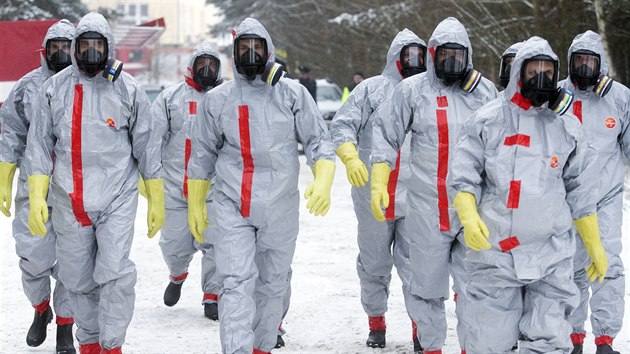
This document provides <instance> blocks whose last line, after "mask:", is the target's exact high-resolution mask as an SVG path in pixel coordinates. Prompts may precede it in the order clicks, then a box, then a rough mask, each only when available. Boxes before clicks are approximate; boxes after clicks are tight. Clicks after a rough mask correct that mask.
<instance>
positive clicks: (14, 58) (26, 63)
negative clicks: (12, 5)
mask: <svg viewBox="0 0 630 354" xmlns="http://www.w3.org/2000/svg"><path fill="white" fill-rule="evenodd" d="M57 21H59V20H41V21H0V33H1V35H0V38H1V40H0V63H2V65H0V81H17V80H19V79H20V78H21V77H22V76H24V75H25V74H26V73H28V72H29V71H31V70H33V69H35V68H37V67H39V66H40V61H39V50H40V49H42V42H43V41H44V37H45V36H46V31H48V28H49V27H50V26H52V25H53V24H54V23H55V22H57Z"/></svg>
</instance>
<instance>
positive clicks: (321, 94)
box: [315, 79, 342, 125]
mask: <svg viewBox="0 0 630 354" xmlns="http://www.w3.org/2000/svg"><path fill="white" fill-rule="evenodd" d="M315 83H316V84H317V108H319V111H320V112H321V114H322V116H323V117H324V121H325V122H326V125H330V122H331V121H332V119H333V117H334V116H335V114H336V113H337V110H339V108H341V105H342V103H341V95H342V91H341V89H340V88H339V86H337V84H335V83H334V82H331V81H330V80H328V79H317V80H315Z"/></svg>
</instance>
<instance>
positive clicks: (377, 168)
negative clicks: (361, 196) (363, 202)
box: [370, 162, 392, 221]
mask: <svg viewBox="0 0 630 354" xmlns="http://www.w3.org/2000/svg"><path fill="white" fill-rule="evenodd" d="M391 172H392V169H391V168H389V166H388V165H387V164H386V163H385V162H379V163H375V164H374V165H372V186H371V189H370V191H371V192H372V197H371V200H370V204H371V207H372V214H374V219H376V221H385V215H384V214H383V209H385V208H387V207H388V206H389V194H388V193H387V183H388V182H389V174H390V173H391Z"/></svg>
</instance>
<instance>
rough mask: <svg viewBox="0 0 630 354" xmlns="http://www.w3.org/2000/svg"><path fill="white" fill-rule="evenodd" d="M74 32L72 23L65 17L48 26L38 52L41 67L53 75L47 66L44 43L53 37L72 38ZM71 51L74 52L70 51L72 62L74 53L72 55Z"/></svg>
mask: <svg viewBox="0 0 630 354" xmlns="http://www.w3.org/2000/svg"><path fill="white" fill-rule="evenodd" d="M74 33H75V28H74V25H73V24H72V23H70V21H68V20H66V19H65V18H64V19H62V20H60V21H59V22H57V23H55V24H54V25H52V26H50V28H48V31H46V36H45V37H44V41H43V42H42V51H40V52H39V61H40V64H41V66H42V69H44V70H47V71H48V72H49V73H50V75H54V74H55V72H54V71H52V70H50V69H49V68H48V62H46V43H47V42H48V41H49V40H51V39H53V38H67V39H68V40H73V39H74ZM73 53H74V52H70V54H71V55H70V56H71V57H72V58H73V62H74V55H72V54H73Z"/></svg>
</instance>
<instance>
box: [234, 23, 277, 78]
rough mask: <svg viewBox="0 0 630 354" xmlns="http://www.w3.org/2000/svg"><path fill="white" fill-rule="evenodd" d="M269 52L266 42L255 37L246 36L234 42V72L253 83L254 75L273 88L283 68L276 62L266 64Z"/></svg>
mask: <svg viewBox="0 0 630 354" xmlns="http://www.w3.org/2000/svg"><path fill="white" fill-rule="evenodd" d="M268 57H269V52H268V49H267V41H266V40H265V39H264V38H261V37H259V36H256V35H251V34H246V35H243V36H240V37H238V38H237V39H236V40H235V41H234V62H235V65H236V71H237V72H238V73H240V74H241V75H243V76H245V78H246V79H247V80H250V81H253V80H255V79H256V75H260V79H261V80H262V81H264V82H266V83H267V84H268V85H270V86H275V84H277V83H278V81H279V80H280V78H281V77H282V74H283V70H282V68H283V66H282V65H281V64H278V63H276V62H269V63H267V58H268Z"/></svg>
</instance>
